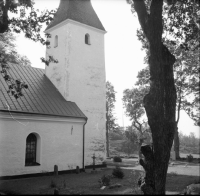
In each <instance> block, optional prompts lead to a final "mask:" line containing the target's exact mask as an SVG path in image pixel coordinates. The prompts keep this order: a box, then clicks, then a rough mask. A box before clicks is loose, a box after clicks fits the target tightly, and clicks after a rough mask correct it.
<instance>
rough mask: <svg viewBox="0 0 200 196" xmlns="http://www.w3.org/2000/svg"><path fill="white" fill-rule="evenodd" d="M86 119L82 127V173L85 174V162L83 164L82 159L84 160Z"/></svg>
mask: <svg viewBox="0 0 200 196" xmlns="http://www.w3.org/2000/svg"><path fill="white" fill-rule="evenodd" d="M87 120H88V119H87V118H86V122H85V123H84V125H83V172H85V162H84V159H85V125H86V123H87Z"/></svg>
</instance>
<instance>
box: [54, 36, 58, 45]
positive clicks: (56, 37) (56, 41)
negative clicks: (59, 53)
mask: <svg viewBox="0 0 200 196" xmlns="http://www.w3.org/2000/svg"><path fill="white" fill-rule="evenodd" d="M56 47H58V36H57V35H56V36H55V40H54V48H56Z"/></svg>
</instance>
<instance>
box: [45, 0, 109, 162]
mask: <svg viewBox="0 0 200 196" xmlns="http://www.w3.org/2000/svg"><path fill="white" fill-rule="evenodd" d="M45 33H48V34H50V35H51V38H48V40H49V41H50V48H47V49H46V56H47V59H48V57H49V56H53V58H54V59H57V60H58V63H52V62H51V63H50V64H49V66H46V68H45V74H46V76H47V77H48V78H49V79H50V80H51V82H52V83H53V84H54V85H55V86H56V88H57V89H58V91H59V92H60V93H61V94H62V95H63V97H64V98H65V99H66V100H67V101H72V102H75V103H76V104H77V105H78V107H79V108H80V109H81V110H82V111H83V113H84V114H85V115H86V116H87V118H88V121H87V123H86V125H85V164H86V165H89V164H91V163H92V158H91V156H92V155H93V153H95V155H96V156H97V157H100V160H103V159H104V158H105V154H106V152H105V149H106V148H105V144H106V142H105V141H106V136H105V132H106V119H105V117H106V84H105V83H106V79H105V57H104V34H105V33H106V31H105V29H104V27H103V25H102V23H101V21H100V20H99V18H98V16H97V14H96V13H95V11H94V9H93V7H92V4H91V2H90V0H61V1H60V5H59V8H58V11H57V13H56V14H55V16H54V19H53V21H52V22H51V23H50V24H49V25H48V27H47V29H46V30H45ZM58 131H59V130H58ZM80 134H81V133H80ZM66 150H67V149H66Z"/></svg>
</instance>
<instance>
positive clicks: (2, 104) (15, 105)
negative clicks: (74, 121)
mask: <svg viewBox="0 0 200 196" xmlns="http://www.w3.org/2000/svg"><path fill="white" fill-rule="evenodd" d="M8 73H9V74H10V75H11V77H13V78H14V79H22V80H23V81H24V82H26V83H27V84H28V89H23V92H22V93H23V95H24V96H22V97H20V98H18V99H16V98H15V97H14V96H12V95H10V94H8V93H7V90H8V84H7V82H6V81H5V80H4V78H3V76H2V74H0V87H1V91H0V111H12V112H21V113H32V114H44V115H54V116H64V117H75V118H87V117H86V116H85V115H84V114H83V112H82V111H81V110H80V109H79V107H78V106H77V105H76V103H74V102H71V101H66V100H65V99H64V98H63V96H62V95H61V94H60V92H59V91H58V90H57V89H56V87H55V86H54V85H53V84H52V83H51V81H50V80H49V79H48V78H47V77H46V75H45V74H44V69H39V68H33V67H26V66H21V65H13V64H12V65H10V69H9V71H8Z"/></svg>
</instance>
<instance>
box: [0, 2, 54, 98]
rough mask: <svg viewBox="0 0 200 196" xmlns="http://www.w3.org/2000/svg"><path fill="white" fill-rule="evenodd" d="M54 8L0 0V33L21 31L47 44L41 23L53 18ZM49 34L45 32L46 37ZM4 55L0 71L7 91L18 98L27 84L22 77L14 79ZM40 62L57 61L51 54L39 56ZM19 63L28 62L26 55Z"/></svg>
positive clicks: (30, 37)
mask: <svg viewBox="0 0 200 196" xmlns="http://www.w3.org/2000/svg"><path fill="white" fill-rule="evenodd" d="M54 13H55V10H51V11H48V10H46V11H43V12H41V13H39V10H35V9H34V2H33V1H32V0H26V1H24V0H18V1H16V0H0V33H1V34H2V33H6V32H15V33H21V32H23V33H24V35H25V37H26V38H28V39H31V40H33V41H35V42H36V41H39V42H41V43H42V44H44V45H47V46H48V45H49V41H48V40H47V41H46V40H45V39H44V38H43V37H42V36H41V29H42V27H43V24H46V25H48V24H49V22H50V21H51V20H52V19H53V15H54ZM49 36H50V35H49V34H47V35H46V37H47V38H48V37H49ZM5 57H6V56H2V55H1V57H0V66H1V68H2V69H1V73H2V74H3V77H4V79H5V81H6V82H7V83H8V85H9V86H8V89H9V90H8V92H10V91H11V92H13V93H12V95H13V96H14V97H15V98H16V99H18V98H19V97H21V96H23V93H22V90H23V88H28V86H27V84H25V83H24V82H23V80H22V79H14V78H12V77H11V76H10V74H9V71H8V69H9V66H10V64H9V63H8V62H7V58H5ZM41 60H42V62H44V63H45V64H46V65H49V63H50V62H55V63H56V62H57V60H55V59H54V58H53V57H52V56H49V58H48V59H44V58H41ZM19 62H20V64H24V63H29V62H28V61H27V59H26V57H21V59H20V60H19Z"/></svg>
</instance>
